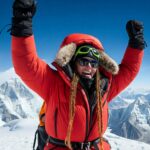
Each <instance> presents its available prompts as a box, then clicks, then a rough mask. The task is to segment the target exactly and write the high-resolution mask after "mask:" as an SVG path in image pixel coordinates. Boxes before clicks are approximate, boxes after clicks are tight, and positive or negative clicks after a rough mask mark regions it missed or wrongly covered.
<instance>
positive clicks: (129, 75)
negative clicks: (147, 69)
mask: <svg viewBox="0 0 150 150" xmlns="http://www.w3.org/2000/svg"><path fill="white" fill-rule="evenodd" d="M126 30H127V33H128V36H129V44H128V47H127V49H126V52H125V55H124V57H123V60H122V62H121V64H120V66H119V67H120V70H119V73H118V74H117V75H115V76H113V77H112V85H111V88H110V92H109V96H108V101H110V100H112V99H113V98H114V97H115V96H116V95H118V94H119V93H120V92H121V91H122V90H124V89H125V88H126V87H127V86H128V85H129V84H130V83H131V82H132V81H133V80H134V78H135V77H136V75H137V74H138V72H139V70H140V66H141V63H142V58H143V53H144V51H143V49H144V48H145V41H144V35H143V24H142V23H141V22H138V21H134V20H130V21H128V23H127V25H126Z"/></svg>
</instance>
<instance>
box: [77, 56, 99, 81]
mask: <svg viewBox="0 0 150 150" xmlns="http://www.w3.org/2000/svg"><path fill="white" fill-rule="evenodd" d="M97 68H98V62H97V61H96V60H94V59H93V58H90V57H82V58H80V59H77V61H76V63H75V69H76V72H77V73H78V75H79V76H82V77H84V78H87V79H92V78H93V76H94V75H95V73H96V70H97Z"/></svg>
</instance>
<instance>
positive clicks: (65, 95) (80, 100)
mask: <svg viewBox="0 0 150 150" xmlns="http://www.w3.org/2000/svg"><path fill="white" fill-rule="evenodd" d="M75 38H76V37H75V36H73V41H74V42H76V43H79V42H78V40H75ZM82 38H83V39H82ZM82 38H79V37H78V38H77V39H79V41H80V42H81V43H82V42H84V41H85V37H82ZM88 38H89V41H90V43H91V41H92V43H95V44H97V42H98V41H97V39H94V38H93V37H91V39H90V36H88ZM65 41H66V42H67V43H69V42H71V38H69V42H68V40H67V39H66V40H64V42H63V45H65V44H67V43H65ZM98 47H100V45H99V43H98ZM12 57H13V64H14V68H15V71H16V73H17V74H18V75H19V76H20V77H21V78H22V80H23V81H24V82H25V83H26V84H27V85H28V86H29V87H30V88H31V89H32V90H34V91H35V92H36V93H38V94H39V95H40V96H41V97H42V98H43V99H44V100H45V102H46V106H47V109H46V131H47V133H48V135H50V136H52V137H54V138H58V139H61V140H64V139H65V137H66V133H67V127H68V120H69V116H68V114H69V96H70V80H69V78H68V77H67V75H66V74H65V73H64V72H63V71H62V69H61V68H60V67H59V66H57V65H56V64H55V66H56V67H57V70H53V69H51V68H50V67H49V66H48V65H47V64H46V63H45V62H44V61H42V60H41V59H40V58H39V57H38V56H37V53H36V47H35V43H34V37H33V36H30V37H20V38H19V37H12ZM142 57H143V51H140V50H136V49H132V48H129V47H128V48H127V50H126V53H125V55H124V58H123V60H122V63H121V64H120V71H119V73H118V75H115V76H112V75H110V74H109V79H110V81H109V87H110V90H108V91H109V93H108V91H107V92H106V93H105V95H104V97H103V101H104V100H105V98H106V97H107V94H108V102H109V101H110V100H111V99H112V98H114V97H115V96H116V95H117V94H119V93H120V92H121V91H122V90H123V89H124V88H126V87H127V86H128V85H129V83H130V82H131V81H132V80H133V79H134V78H135V76H136V75H137V73H138V71H139V68H140V65H141V62H142ZM76 97H77V98H76V108H75V118H74V123H73V130H72V134H71V141H75V142H83V141H84V139H85V135H86V127H87V126H86V118H87V119H88V126H89V120H90V109H89V105H88V100H87V97H86V94H85V92H84V90H83V89H82V88H81V86H80V85H79V86H78V90H77V96H76ZM108 102H106V105H105V106H104V107H103V132H105V130H106V128H107V124H108ZM98 137H99V135H98V127H97V121H96V115H95V122H94V125H93V128H92V130H91V132H90V134H89V137H88V141H92V140H94V139H96V138H98Z"/></svg>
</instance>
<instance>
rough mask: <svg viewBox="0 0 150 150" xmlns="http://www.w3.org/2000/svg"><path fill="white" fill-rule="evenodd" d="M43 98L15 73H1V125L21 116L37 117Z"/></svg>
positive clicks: (10, 71)
mask: <svg viewBox="0 0 150 150" xmlns="http://www.w3.org/2000/svg"><path fill="white" fill-rule="evenodd" d="M41 103H42V100H41V98H40V97H39V96H38V95H36V94H35V93H34V92H33V91H31V90H30V89H29V88H28V87H27V86H26V85H25V84H24V83H23V82H22V81H21V80H20V78H19V77H18V76H17V75H16V74H15V72H14V69H9V70H8V71H6V72H4V73H2V74H0V125H2V124H4V123H6V122H9V121H11V120H14V119H19V118H28V117H30V118H33V117H34V118H35V117H37V112H38V111H39V108H40V106H41Z"/></svg>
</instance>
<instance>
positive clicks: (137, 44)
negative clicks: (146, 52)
mask: <svg viewBox="0 0 150 150" xmlns="http://www.w3.org/2000/svg"><path fill="white" fill-rule="evenodd" d="M128 46H129V47H132V48H135V49H139V50H143V49H145V48H146V47H147V44H146V42H145V41H144V39H130V40H129V43H128Z"/></svg>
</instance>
